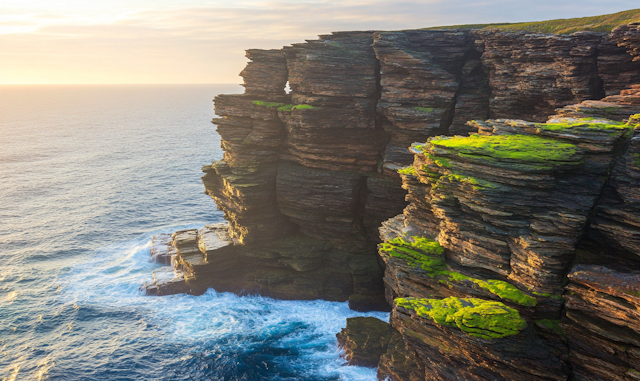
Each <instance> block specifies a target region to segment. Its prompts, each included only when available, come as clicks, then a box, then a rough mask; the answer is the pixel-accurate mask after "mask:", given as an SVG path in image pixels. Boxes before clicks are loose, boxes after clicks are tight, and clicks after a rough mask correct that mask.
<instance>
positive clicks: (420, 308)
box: [395, 297, 527, 340]
mask: <svg viewBox="0 0 640 381" xmlns="http://www.w3.org/2000/svg"><path fill="white" fill-rule="evenodd" d="M395 302H396V304H397V305H398V306H400V307H402V308H406V309H410V310H414V311H415V312H416V313H417V314H418V315H419V316H422V317H425V318H430V319H431V320H433V321H434V322H436V324H438V325H441V326H447V327H458V328H459V329H460V330H462V331H463V332H465V333H466V334H468V335H470V336H474V337H480V338H483V339H488V340H491V339H499V338H503V337H506V336H511V335H517V334H518V333H520V331H522V330H523V329H525V328H526V327H527V322H526V321H525V320H524V319H523V318H522V317H520V314H519V313H518V311H516V310H515V309H513V308H510V307H507V306H505V305H504V304H502V303H500V302H495V301H489V300H483V299H478V298H467V299H459V298H456V297H449V298H446V299H441V300H438V299H416V298H398V299H396V300H395Z"/></svg>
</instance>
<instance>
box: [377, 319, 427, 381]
mask: <svg viewBox="0 0 640 381" xmlns="http://www.w3.org/2000/svg"><path fill="white" fill-rule="evenodd" d="M378 380H380V381H387V380H390V381H422V380H424V369H423V368H420V366H419V365H418V363H417V362H416V357H415V354H414V353H413V352H412V351H411V350H410V349H409V347H408V346H407V344H406V343H405V341H404V338H403V337H402V335H401V334H400V332H398V331H397V330H395V329H394V330H393V334H392V335H391V339H390V340H389V344H388V346H387V352H385V353H384V354H383V355H382V356H380V362H379V363H378Z"/></svg>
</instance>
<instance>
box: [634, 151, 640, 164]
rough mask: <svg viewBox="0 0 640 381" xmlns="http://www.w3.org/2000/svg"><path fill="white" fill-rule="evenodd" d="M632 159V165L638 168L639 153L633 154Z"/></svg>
mask: <svg viewBox="0 0 640 381" xmlns="http://www.w3.org/2000/svg"><path fill="white" fill-rule="evenodd" d="M632 157H633V163H634V164H635V166H636V167H640V153H634V154H633V155H632Z"/></svg>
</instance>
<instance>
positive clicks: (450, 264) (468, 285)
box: [148, 24, 640, 381]
mask: <svg viewBox="0 0 640 381" xmlns="http://www.w3.org/2000/svg"><path fill="white" fill-rule="evenodd" d="M637 55H638V25H637V24H630V25H628V26H623V27H620V28H618V29H616V30H615V31H614V32H613V33H611V34H606V33H594V32H589V33H587V32H579V33H575V34H572V35H564V36H555V35H540V34H527V33H502V32H497V31H485V30H482V31H477V30H471V31H468V30H467V31H462V30H417V31H402V32H344V33H334V34H332V35H326V36H321V37H320V38H319V39H318V40H313V41H308V42H306V43H303V44H294V45H293V46H289V47H285V48H284V49H282V50H249V51H247V57H248V58H249V59H250V60H251V62H250V63H249V64H248V65H247V67H246V69H245V70H244V71H243V72H242V73H241V75H242V76H243V77H244V80H245V84H244V86H245V89H246V91H245V94H242V95H220V96H218V97H216V99H215V107H216V113H217V115H218V116H220V118H219V119H214V124H216V125H217V126H218V132H219V133H220V136H221V138H222V148H223V149H224V151H225V153H224V157H223V159H222V160H220V161H217V162H214V163H212V164H211V165H207V166H204V167H203V171H204V172H205V175H204V177H203V182H204V184H205V187H206V192H207V193H208V194H209V195H210V196H211V197H212V198H213V199H214V200H215V201H216V204H217V205H218V208H219V209H220V210H222V211H223V212H224V214H225V219H226V220H227V221H228V223H229V224H228V226H222V225H221V226H212V227H207V228H205V229H203V230H201V231H199V232H198V231H192V232H177V233H175V234H174V235H173V237H172V238H171V239H169V238H167V237H164V238H163V237H158V238H157V242H158V245H159V247H164V246H167V249H162V250H161V251H162V253H163V254H162V255H161V257H163V258H165V259H164V260H165V261H167V262H168V261H171V262H172V263H174V264H175V266H176V267H177V268H179V269H181V271H182V275H180V276H177V277H173V278H172V277H170V276H166V275H165V276H164V278H163V276H161V274H159V275H158V279H160V281H156V283H155V284H153V285H149V286H148V292H149V293H158V294H166V293H171V290H172V289H175V292H184V291H185V290H189V292H191V293H195V294H197V293H201V292H203V291H204V290H205V289H206V288H207V287H214V288H216V289H217V290H219V291H232V292H236V293H246V292H250V293H260V294H262V295H266V296H272V297H277V298H284V299H316V298H323V299H327V300H336V301H346V300H349V303H350V306H351V307H352V308H354V309H358V310H369V309H387V308H389V306H391V307H392V308H393V312H392V319H391V323H392V325H393V327H394V328H395V329H397V331H399V332H400V334H401V335H402V338H403V342H402V343H399V342H398V340H397V337H396V336H397V334H394V335H396V336H394V337H396V339H394V338H391V339H389V340H387V339H388V338H387V339H385V340H387V342H388V343H387V344H385V346H386V347H388V349H387V350H388V352H386V353H385V354H383V355H381V356H379V354H377V355H376V356H374V357H376V358H377V357H379V358H380V363H379V369H380V372H379V374H380V377H381V379H384V377H390V378H391V379H392V380H396V381H400V380H409V379H411V380H414V379H416V374H420V375H424V379H429V380H431V379H432V380H460V379H466V380H519V379H532V380H556V379H557V380H565V379H568V378H570V377H573V378H574V379H585V380H587V379H588V380H591V379H593V380H596V379H598V380H600V379H603V380H608V379H635V378H634V377H637V375H638V374H640V373H638V371H637V370H635V369H638V365H637V360H636V359H637V358H640V357H639V356H638V353H640V350H639V349H638V348H637V347H640V345H638V341H637V340H636V338H635V336H634V335H638V333H639V332H640V331H638V327H637V326H638V316H637V315H636V314H637V308H636V306H638V304H637V303H638V301H637V300H636V299H637V295H635V293H637V292H636V291H637V290H636V288H637V285H636V284H635V282H636V280H635V279H636V278H635V277H637V275H635V272H634V271H640V259H639V257H638V255H640V252H639V251H638V250H639V249H638V248H639V247H640V219H639V218H640V217H638V216H639V213H638V212H639V211H640V206H639V205H640V193H638V189H640V188H638V185H640V184H638V181H639V179H640V175H639V172H638V171H640V166H639V165H638V163H640V159H639V158H640V143H638V142H640V141H639V140H638V139H640V137H635V135H637V134H638V130H637V129H635V130H634V128H635V126H636V124H637V123H638V122H639V121H638V120H636V119H634V118H633V117H631V118H630V116H631V115H634V114H637V113H640V101H639V99H640V98H639V94H640V92H639V91H640V90H639V89H638V88H631V89H629V90H624V91H622V93H621V94H620V95H617V94H619V93H620V91H621V90H623V89H625V88H626V87H627V86H628V85H629V84H630V83H640V61H638V59H637ZM287 82H288V84H289V86H290V88H291V90H292V91H291V92H290V93H289V94H286V93H285V91H284V88H285V84H286V83H287ZM604 97H606V98H604ZM603 98H604V99H603ZM554 113H555V115H554ZM549 115H552V116H551V117H549ZM469 121H471V122H469ZM469 133H471V134H472V135H471V136H467V135H468V134H469ZM454 135H457V136H455V137H454ZM409 147H411V148H410V149H409ZM381 225H382V227H381V228H380V226H381ZM378 228H380V229H379V231H378ZM165 241H167V242H165ZM154 245H155V240H154ZM376 247H378V250H376ZM166 258H173V259H166ZM577 264H579V265H580V266H582V267H580V266H575V265H577ZM603 266H606V268H605V267H603ZM567 274H569V275H568V276H567ZM598 274H608V275H603V276H599V275H598ZM165 278H166V279H168V278H171V279H168V280H166V281H162V279H165ZM625 282H626V283H625ZM165 284H170V286H171V287H166V286H165ZM630 284H631V285H630ZM385 300H386V301H385ZM345 335H346V333H345ZM365 336H366V335H365ZM343 341H344V342H345V343H351V341H350V339H349V338H348V337H347V336H345V337H344V338H343ZM392 343H393V344H392ZM345 345H346V344H345ZM349 345H350V346H351V347H353V345H351V344H349ZM405 345H406V346H405ZM354 348H355V347H354ZM381 353H382V352H381ZM408 353H410V355H408ZM414 358H415V361H414ZM625 367H627V368H626V369H625ZM406 368H411V369H406ZM610 369H614V370H610ZM420 377H422V376H420Z"/></svg>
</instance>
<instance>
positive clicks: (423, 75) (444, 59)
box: [373, 30, 468, 172]
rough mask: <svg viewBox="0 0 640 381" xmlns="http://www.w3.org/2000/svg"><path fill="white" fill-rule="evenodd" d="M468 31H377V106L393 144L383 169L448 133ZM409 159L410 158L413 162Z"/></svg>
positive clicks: (401, 163)
mask: <svg viewBox="0 0 640 381" xmlns="http://www.w3.org/2000/svg"><path fill="white" fill-rule="evenodd" d="M467 36H468V32H459V31H427V30H424V31H407V32H380V33H376V35H375V41H374V44H373V47H374V49H375V52H376V55H377V57H378V59H379V60H380V71H381V76H380V85H381V86H382V94H381V98H380V101H379V102H378V112H379V113H380V114H381V116H382V117H383V118H382V123H383V127H384V129H385V132H386V133H387V134H388V135H389V137H390V141H389V144H388V145H387V147H386V150H385V156H384V163H383V168H384V169H385V170H386V171H392V172H393V171H395V170H397V169H399V168H400V167H402V166H404V165H406V163H407V161H408V159H407V157H408V156H409V154H408V152H407V150H406V147H408V146H409V145H411V143H413V142H415V141H421V140H425V139H426V138H428V137H429V136H434V135H438V134H443V133H446V132H447V131H448V128H449V125H450V124H451V120H452V118H453V110H454V108H455V106H456V102H455V101H456V95H457V93H458V90H459V89H460V81H461V77H462V68H463V66H464V65H465V56H466V52H467V50H468V47H467V43H466V42H467ZM409 160H410V159H409Z"/></svg>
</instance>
